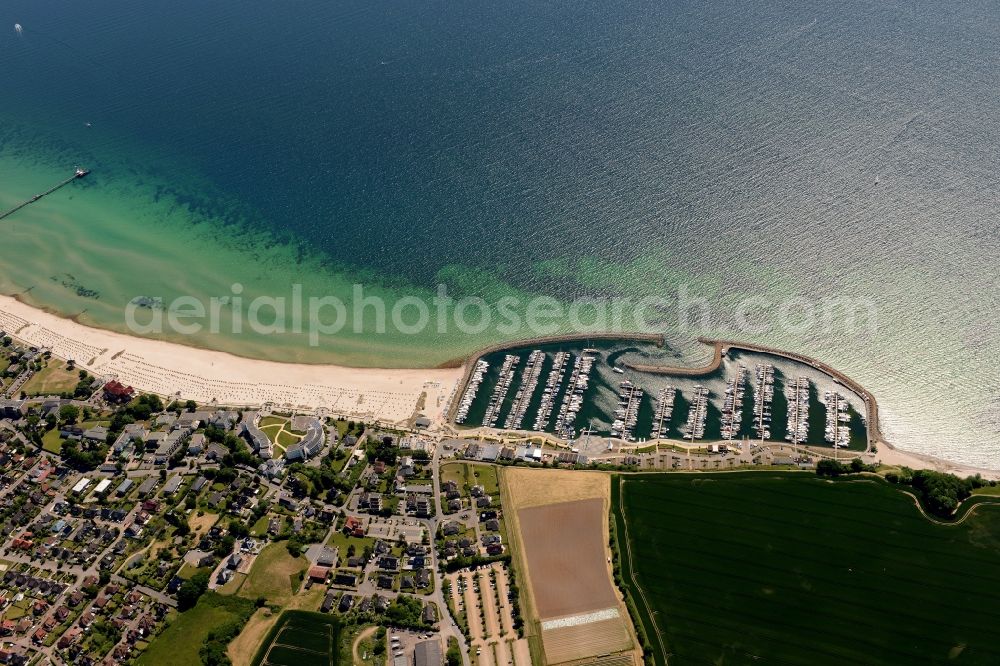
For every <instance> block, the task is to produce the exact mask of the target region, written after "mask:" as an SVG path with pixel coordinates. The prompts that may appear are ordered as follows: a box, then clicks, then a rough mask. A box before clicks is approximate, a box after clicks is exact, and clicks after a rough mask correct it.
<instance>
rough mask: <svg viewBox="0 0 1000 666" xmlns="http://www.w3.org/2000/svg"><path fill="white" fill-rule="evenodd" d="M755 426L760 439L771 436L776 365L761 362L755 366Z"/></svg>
mask: <svg viewBox="0 0 1000 666" xmlns="http://www.w3.org/2000/svg"><path fill="white" fill-rule="evenodd" d="M754 374H755V375H756V380H755V383H754V388H753V396H754V406H753V426H754V431H755V432H756V433H757V437H759V438H760V439H762V440H764V439H770V438H771V403H772V402H774V366H773V365H771V364H770V363H761V364H758V365H757V366H756V367H755V368H754Z"/></svg>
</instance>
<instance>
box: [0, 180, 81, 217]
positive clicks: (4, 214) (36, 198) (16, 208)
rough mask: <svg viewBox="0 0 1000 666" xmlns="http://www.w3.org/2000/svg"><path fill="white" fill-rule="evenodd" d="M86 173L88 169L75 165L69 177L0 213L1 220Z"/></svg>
mask: <svg viewBox="0 0 1000 666" xmlns="http://www.w3.org/2000/svg"><path fill="white" fill-rule="evenodd" d="M88 173H90V170H89V169H81V168H80V167H77V168H76V171H74V172H73V175H72V176H70V177H69V178H67V179H66V180H64V181H62V182H60V183H57V184H56V185H53V186H52V187H50V188H49V189H47V190H45V191H44V192H42V193H41V194H36V195H35V196H33V197H31V198H30V199H27V200H26V201H22V202H21V203H19V204H17V205H16V206H14V207H13V208H11V209H9V210H6V211H4V212H2V213H0V220H2V219H4V218H7V217H10V216H11V215H13V214H14V213H16V212H17V211H19V210H21V209H22V208H24V207H25V206H28V205H30V204H33V203H35V202H36V201H38V200H39V199H41V198H42V197H47V196H49V195H50V194H52V193H53V192H55V191H56V190H58V189H61V188H63V187H66V186H67V185H69V184H70V183H72V182H73V181H74V180H77V179H79V178H83V177H84V176H86V175H87V174H88Z"/></svg>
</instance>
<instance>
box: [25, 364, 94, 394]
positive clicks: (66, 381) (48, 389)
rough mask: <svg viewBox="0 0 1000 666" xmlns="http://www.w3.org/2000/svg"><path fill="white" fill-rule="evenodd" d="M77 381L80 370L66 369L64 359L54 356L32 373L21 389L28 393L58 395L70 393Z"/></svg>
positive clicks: (78, 381) (78, 380)
mask: <svg viewBox="0 0 1000 666" xmlns="http://www.w3.org/2000/svg"><path fill="white" fill-rule="evenodd" d="M78 383H80V371H79V370H67V369H66V363H65V362H64V361H60V360H59V359H55V358H54V359H51V360H50V361H49V362H48V365H46V366H45V367H44V368H42V369H41V370H40V371H39V372H36V373H35V374H34V375H32V377H31V379H29V380H28V381H27V383H25V385H24V387H23V388H22V389H21V390H22V391H24V392H25V393H27V394H28V395H58V394H60V393H67V392H69V393H72V392H73V390H74V389H75V388H76V385H77V384H78Z"/></svg>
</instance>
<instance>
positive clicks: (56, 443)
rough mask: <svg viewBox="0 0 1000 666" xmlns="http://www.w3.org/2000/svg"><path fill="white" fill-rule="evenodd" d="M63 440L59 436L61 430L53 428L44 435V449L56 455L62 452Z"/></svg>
mask: <svg viewBox="0 0 1000 666" xmlns="http://www.w3.org/2000/svg"><path fill="white" fill-rule="evenodd" d="M62 445H63V440H62V437H60V436H59V428H53V429H52V430H49V431H48V432H47V433H45V434H44V435H42V448H43V449H45V450H46V451H48V452H49V453H55V454H56V455H58V454H59V452H60V451H62Z"/></svg>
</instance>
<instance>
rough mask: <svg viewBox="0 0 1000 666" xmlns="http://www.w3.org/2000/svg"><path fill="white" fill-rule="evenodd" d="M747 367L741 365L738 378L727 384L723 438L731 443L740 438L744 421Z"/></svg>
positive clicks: (723, 407)
mask: <svg viewBox="0 0 1000 666" xmlns="http://www.w3.org/2000/svg"><path fill="white" fill-rule="evenodd" d="M746 377H747V369H746V366H744V365H743V364H740V365H739V367H738V368H737V371H736V376H735V377H733V378H732V379H730V380H729V381H728V382H727V383H726V393H725V399H724V400H723V403H722V437H723V438H724V439H728V440H730V441H732V440H734V439H736V438H738V437H739V436H740V426H741V425H742V421H743V397H744V395H745V394H746Z"/></svg>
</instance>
